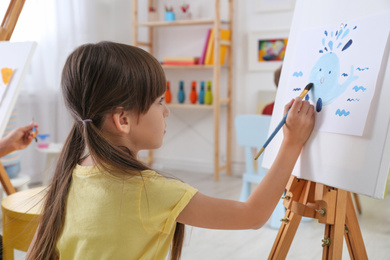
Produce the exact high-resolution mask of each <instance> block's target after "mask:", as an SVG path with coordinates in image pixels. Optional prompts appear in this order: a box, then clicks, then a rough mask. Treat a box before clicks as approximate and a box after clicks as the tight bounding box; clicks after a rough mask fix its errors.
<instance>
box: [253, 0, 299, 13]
mask: <svg viewBox="0 0 390 260" xmlns="http://www.w3.org/2000/svg"><path fill="white" fill-rule="evenodd" d="M255 5H256V7H255V8H256V11H257V12H258V13H265V12H278V11H291V10H293V9H294V6H295V0H255Z"/></svg>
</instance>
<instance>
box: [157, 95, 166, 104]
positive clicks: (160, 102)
mask: <svg viewBox="0 0 390 260" xmlns="http://www.w3.org/2000/svg"><path fill="white" fill-rule="evenodd" d="M164 99H165V98H164V97H161V98H160V101H158V103H159V104H160V105H162V104H163V103H164Z"/></svg>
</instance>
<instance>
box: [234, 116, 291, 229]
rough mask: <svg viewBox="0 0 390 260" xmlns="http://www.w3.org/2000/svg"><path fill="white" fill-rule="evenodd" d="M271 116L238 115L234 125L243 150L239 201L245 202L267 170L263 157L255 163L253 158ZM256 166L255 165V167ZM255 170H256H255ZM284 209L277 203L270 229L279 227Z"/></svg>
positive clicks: (261, 143)
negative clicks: (252, 185) (263, 166)
mask: <svg viewBox="0 0 390 260" xmlns="http://www.w3.org/2000/svg"><path fill="white" fill-rule="evenodd" d="M270 123H271V116H268V115H239V116H237V117H236V118H235V121H234V124H235V128H236V133H237V141H238V144H239V145H241V146H244V148H245V168H246V170H245V173H244V174H243V175H242V189H241V197H240V201H246V200H247V199H248V197H249V195H250V194H251V184H252V183H255V184H258V183H260V181H261V180H262V179H263V177H264V176H265V174H266V173H267V170H266V169H264V168H262V167H261V164H262V161H263V155H261V156H260V157H259V158H258V159H257V160H256V161H255V160H254V157H255V155H256V153H257V150H258V149H259V148H260V147H261V146H263V144H264V143H265V141H266V140H267V137H268V129H269V126H270ZM256 164H257V165H256ZM255 165H256V166H255ZM255 168H257V170H255ZM284 215H285V207H284V206H283V202H282V200H280V201H279V203H278V205H277V206H276V208H275V210H274V212H273V213H272V215H271V218H270V226H271V228H275V229H278V228H279V227H280V219H282V218H284Z"/></svg>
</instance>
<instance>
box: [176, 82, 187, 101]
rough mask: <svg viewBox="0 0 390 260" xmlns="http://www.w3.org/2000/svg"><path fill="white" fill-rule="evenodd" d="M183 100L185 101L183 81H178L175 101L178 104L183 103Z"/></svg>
mask: <svg viewBox="0 0 390 260" xmlns="http://www.w3.org/2000/svg"><path fill="white" fill-rule="evenodd" d="M185 99H186V94H185V92H184V81H182V80H180V82H179V92H178V93H177V101H179V103H184V101H185Z"/></svg>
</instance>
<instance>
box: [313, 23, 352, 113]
mask: <svg viewBox="0 0 390 260" xmlns="http://www.w3.org/2000/svg"><path fill="white" fill-rule="evenodd" d="M356 28H357V27H356V26H355V27H354V28H353V30H355V29H356ZM349 32H350V30H349V28H348V27H347V25H344V26H342V28H341V29H340V30H337V31H336V32H335V33H334V32H331V33H328V32H327V31H326V30H325V31H324V35H325V37H324V38H323V39H322V45H323V49H321V50H320V51H319V52H320V53H323V55H322V56H321V57H320V58H319V59H318V61H317V62H316V64H315V65H314V66H313V68H312V70H311V72H310V77H309V81H310V82H312V83H314V86H315V87H314V88H313V89H312V90H311V91H310V92H309V97H310V99H311V100H312V101H313V102H314V103H315V104H316V110H317V112H320V111H321V110H322V106H326V105H329V104H331V103H332V102H333V101H334V100H335V99H337V98H338V97H339V96H340V95H341V94H343V93H344V91H345V90H346V89H347V88H348V86H350V85H351V83H352V82H353V81H355V80H356V79H358V76H356V75H355V74H354V68H353V65H351V69H350V72H349V74H347V73H345V72H343V73H340V58H339V55H342V52H343V51H346V50H347V49H348V48H349V47H351V45H352V43H353V41H352V39H348V38H345V37H346V36H348V34H349ZM345 39H348V40H347V41H346V40H345ZM345 41H346V43H345V44H344V42H345ZM336 44H337V46H336ZM335 46H336V47H335ZM348 75H349V76H348ZM340 76H343V80H344V82H343V83H341V84H340V83H339V79H340Z"/></svg>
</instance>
